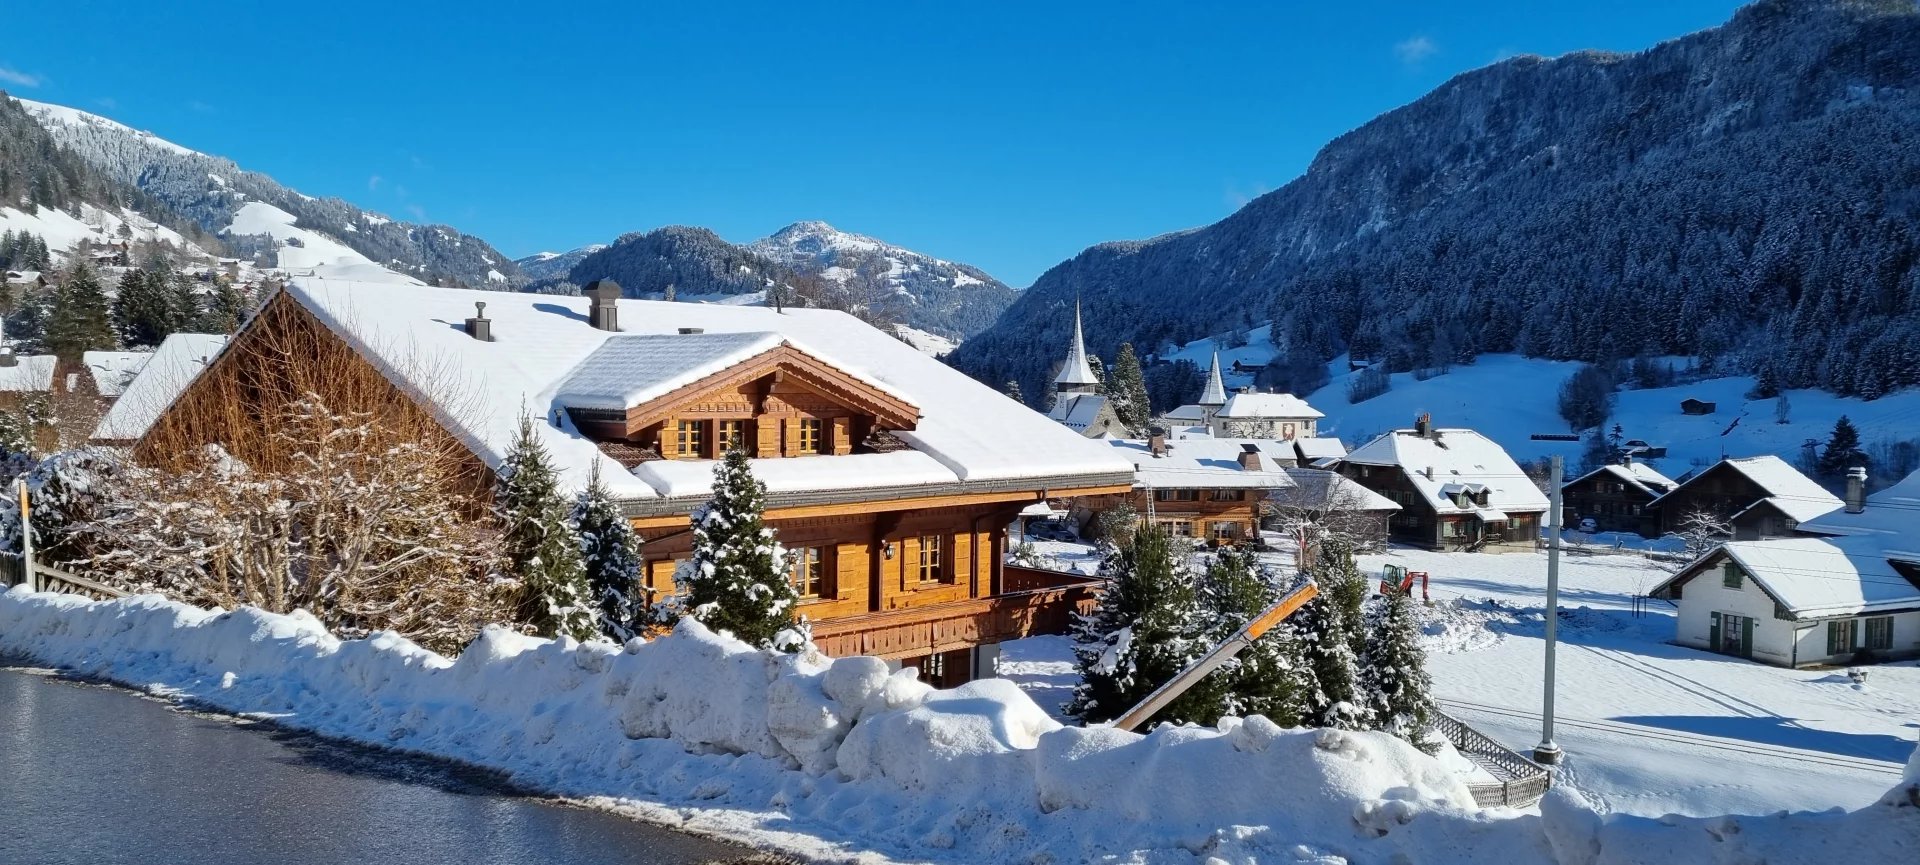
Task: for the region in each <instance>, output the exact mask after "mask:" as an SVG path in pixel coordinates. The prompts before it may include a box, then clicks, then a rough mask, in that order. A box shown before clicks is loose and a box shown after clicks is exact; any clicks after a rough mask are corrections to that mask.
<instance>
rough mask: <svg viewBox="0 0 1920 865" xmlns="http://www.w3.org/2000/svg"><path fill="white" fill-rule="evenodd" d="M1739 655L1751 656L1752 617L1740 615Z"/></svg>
mask: <svg viewBox="0 0 1920 865" xmlns="http://www.w3.org/2000/svg"><path fill="white" fill-rule="evenodd" d="M1740 657H1743V658H1751V657H1753V617H1752V616H1742V617H1740Z"/></svg>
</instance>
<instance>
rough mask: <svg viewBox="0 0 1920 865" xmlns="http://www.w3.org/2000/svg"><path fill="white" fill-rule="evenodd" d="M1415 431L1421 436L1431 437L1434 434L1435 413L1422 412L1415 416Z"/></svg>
mask: <svg viewBox="0 0 1920 865" xmlns="http://www.w3.org/2000/svg"><path fill="white" fill-rule="evenodd" d="M1413 432H1414V434H1416V435H1418V436H1420V437H1421V438H1431V437H1432V436H1433V415H1432V414H1431V413H1429V412H1422V413H1421V414H1420V416H1419V417H1416V418H1414V419H1413Z"/></svg>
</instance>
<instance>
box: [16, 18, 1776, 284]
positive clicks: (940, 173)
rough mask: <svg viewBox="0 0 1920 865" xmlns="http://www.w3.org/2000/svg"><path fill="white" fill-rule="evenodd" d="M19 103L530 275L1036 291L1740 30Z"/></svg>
mask: <svg viewBox="0 0 1920 865" xmlns="http://www.w3.org/2000/svg"><path fill="white" fill-rule="evenodd" d="M19 5H20V6H21V7H23V8H13V9H10V10H9V11H8V16H7V17H8V19H9V24H10V25H11V26H10V28H9V29H10V31H11V32H13V33H15V34H23V33H32V34H39V35H38V36H36V37H34V38H14V39H8V40H5V43H4V44H3V45H0V88H4V89H6V90H8V91H10V92H13V93H16V94H17V95H21V96H25V97H28V98H34V99H40V100H44V101H49V102H56V103H61V104H66V105H72V106H75V107H78V108H83V109H87V110H92V111H96V112H99V113H102V114H106V115H108V116H110V117H113V118H114V119H117V120H120V121H122V122H124V123H127V124H130V125H132V126H135V127H138V128H142V129H150V130H153V131H154V132H156V133H157V134H159V135H161V136H162V137H165V138H168V139H171V140H173V141H175V142H178V143H180V144H183V145H186V146H188V147H192V148H195V149H198V150H204V151H207V152H211V153H216V154H220V155H223V156H229V157H232V158H234V159H235V160H236V161H238V162H239V163H240V164H241V165H242V166H245V167H247V168H250V169H254V170H258V171H264V172H267V173H268V174H271V175H273V176H274V177H276V178H278V179H279V180H280V181H281V182H283V183H286V184H288V185H290V186H293V187H294V188H296V189H299V190H301V191H302V192H305V193H307V194H310V195H334V196H339V197H342V198H346V199H348V200H350V201H353V202H355V203H356V204H359V205H361V206H363V207H367V208H371V209H375V210H379V211H383V212H387V213H390V214H392V215H394V216H396V217H400V218H404V219H416V220H418V219H425V220H431V221H436V222H445V223H448V224H451V225H454V226H457V227H459V228H461V229H462V230H465V231H469V232H472V233H474V234H477V235H479V236H481V237H484V238H486V239H487V240H488V241H490V242H492V243H493V244H494V245H495V246H497V247H499V248H500V249H501V250H502V251H504V252H506V253H508V254H510V255H513V256H521V255H526V254H528V253H532V252H536V251H539V250H542V249H556V250H558V249H567V248H570V247H574V246H579V245H582V244H586V243H592V242H600V241H605V240H609V239H611V238H612V237H614V236H615V235H618V234H620V233H622V232H625V231H633V230H640V229H647V228H654V227H657V226H661V225H668V224H676V223H678V224H691V225H704V226H707V227H710V228H713V229H714V230H716V231H718V232H719V233H720V234H721V235H722V236H723V237H726V238H727V239H729V240H734V241H737V242H746V241H750V240H753V239H755V238H758V237H761V236H764V235H766V234H769V233H772V232H773V231H775V230H777V229H779V228H780V227H781V226H783V225H785V224H787V223H789V222H793V221H795V220H800V219H824V220H826V221H828V222H831V223H833V224H834V225H836V226H839V227H841V228H844V229H847V230H850V231H858V232H862V233H866V234H872V235H875V236H877V237H881V238H884V239H886V240H889V241H892V242H895V243H899V244H902V245H905V246H908V247H911V248H915V249H918V250H920V251H923V252H927V253H931V254H934V255H939V256H942V257H945V258H951V259H956V260H960V261H966V262H970V263H973V264H976V265H979V266H981V267H983V268H985V269H986V270H987V271H988V272H990V273H993V274H994V275H996V276H998V277H1000V278H1001V279H1002V280H1004V281H1006V282H1008V283H1009V284H1012V285H1015V286H1024V285H1026V284H1028V283H1029V282H1031V281H1032V280H1033V279H1034V278H1035V277H1037V276H1039V274H1040V273H1041V272H1042V271H1044V270H1045V269H1047V268H1048V267H1051V266H1053V265H1054V264H1056V263H1058V262H1060V261H1061V260H1063V259H1066V258H1068V257H1071V256H1072V255H1074V254H1075V253H1077V252H1078V251H1080V250H1081V249H1082V248H1084V247H1086V246H1088V245H1091V244H1093V243H1097V242H1100V241H1103V240H1119V239H1126V238H1139V237H1148V236H1151V235H1155V234H1160V233H1163V232H1167V231H1173V230H1177V229H1181V228H1188V227H1192V226H1196V225H1202V224H1205V223H1209V222H1212V221H1214V220H1217V219H1219V218H1221V217H1223V216H1226V215H1227V214H1228V213H1231V212H1232V211H1233V210H1234V209H1235V208H1237V207H1238V206H1240V205H1241V204H1244V203H1245V202H1246V201H1247V200H1248V199H1250V198H1252V197H1253V196H1256V195H1258V194H1260V193H1262V192H1265V191H1268V190H1271V189H1274V188H1277V187H1279V186H1281V185H1283V184H1285V183H1286V182H1287V181H1288V180H1291V179H1292V178H1294V177H1296V176H1298V175H1299V174H1300V173H1301V172H1302V171H1304V170H1305V169H1306V167H1307V165H1308V163H1309V162H1310V161H1311V159H1312V157H1313V154H1314V152H1315V151H1317V150H1318V149H1319V148H1320V147H1321V145H1323V144H1325V143H1326V142H1327V141H1328V140H1329V139H1331V138H1333V137H1335V136H1337V135H1339V134H1340V133H1342V132H1344V131H1347V130H1349V129H1352V128H1353V127H1355V126H1358V125H1360V124H1362V123H1365V122H1366V121H1367V120H1368V119H1370V118H1372V117H1373V116H1375V115H1377V114H1379V113H1381V112H1383V111H1386V110H1388V109H1391V108H1393V107H1395V106H1398V105H1402V104H1405V103H1407V102H1409V101H1412V100H1413V99H1415V98H1418V97H1419V96H1420V95H1421V94H1422V93H1425V92H1426V91H1428V90H1430V89H1432V88H1433V87H1435V86H1436V85H1438V84H1440V83H1442V82H1443V81H1445V80H1446V79H1447V78H1449V77H1451V76H1453V75H1455V74H1458V73H1460V72H1462V71H1465V70H1468V69H1472V68H1475V67H1478V66H1483V65H1486V64H1488V63H1491V62H1494V61H1495V60H1496V59H1498V58H1501V57H1505V56H1509V55H1512V54H1518V53H1534V54H1546V55H1555V54H1561V53H1565V52H1567V51H1571V50H1577V49H1580V48H1603V49H1612V50H1637V49H1640V48H1645V47H1647V46H1649V45H1652V44H1654V43H1656V42H1659V41H1662V40H1664V39H1669V38H1673V37H1676V36H1680V35H1682V34H1685V33H1688V32H1691V31H1694V30H1698V29H1701V28H1704V27H1709V26H1712V25H1714V24H1717V23H1720V22H1722V21H1724V20H1725V19H1726V18H1727V17H1729V15H1730V14H1731V12H1732V10H1733V9H1734V8H1735V7H1736V6H1737V5H1739V4H1737V3H1735V2H1731V0H1723V2H1705V0H1702V2H1682V0H1666V2H1657V0H1621V2H1613V3H1607V4H1591V3H1580V4H1563V3H1539V2H1537V0H1533V2H1509V0H1499V2H1481V3H1474V4H1471V5H1469V4H1464V3H1446V4H1436V3H1413V2H1365V0H1354V2H1347V3H1332V4H1306V3H1298V4H1296V3H1265V4H1259V3H1202V2H1193V3H1176V2H1162V3H1134V2H1125V0H1110V2H1089V3H1066V2H1062V3H1031V4H1012V3H1010V4H1004V5H1002V4H993V3H965V4H961V3H946V4H936V3H921V2H901V0H895V2H891V3H835V4H804V3H793V2H784V3H767V4H759V3H721V2H715V3H674V4H651V3H547V4H540V3H527V2H515V3H497V4H494V3H488V2H486V0H474V2H468V3H459V4H454V3H438V2H431V3H429V2H418V3H416V2H404V0H403V2H393V0H387V2H379V3H373V2H362V0H332V2H328V3H298V2H296V3H266V4H261V3H197V4H188V3H185V2H182V3H178V4H175V3H159V4H157V3H151V2H139V3H134V2H103V0H68V2H59V3H52V2H42V3H26V4H19Z"/></svg>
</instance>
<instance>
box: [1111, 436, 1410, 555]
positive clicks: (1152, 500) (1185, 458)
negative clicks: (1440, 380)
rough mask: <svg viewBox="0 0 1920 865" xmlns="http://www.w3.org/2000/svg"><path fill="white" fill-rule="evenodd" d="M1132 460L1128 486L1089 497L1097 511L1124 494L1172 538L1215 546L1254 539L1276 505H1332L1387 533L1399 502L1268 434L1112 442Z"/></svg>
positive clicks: (1324, 508)
mask: <svg viewBox="0 0 1920 865" xmlns="http://www.w3.org/2000/svg"><path fill="white" fill-rule="evenodd" d="M1107 443H1108V444H1109V445H1111V446H1112V447H1113V448H1114V450H1115V451H1116V452H1118V453H1120V454H1121V455H1123V456H1124V457H1125V458H1126V459H1127V460H1129V461H1131V462H1132V463H1133V465H1134V475H1135V478H1136V480H1135V482H1134V485H1133V490H1132V491H1131V492H1130V493H1128V494H1126V495H1125V496H1113V497H1108V499H1106V500H1105V501H1096V502H1094V503H1092V507H1093V508H1094V509H1095V510H1102V509H1105V508H1108V507H1113V506H1116V505H1118V504H1120V502H1121V501H1122V500H1124V501H1125V503H1126V504H1127V505H1128V506H1129V507H1131V508H1132V509H1133V511H1134V512H1135V513H1137V514H1139V515H1140V517H1141V518H1142V519H1144V520H1147V521H1149V522H1151V523H1153V524H1154V525H1157V526H1160V527H1162V528H1165V529H1166V530H1167V532H1168V534H1171V535H1173V536H1174V537H1182V538H1193V539H1196V540H1200V541H1204V542H1206V543H1208V544H1211V545H1214V546H1225V545H1235V544H1240V543H1243V542H1247V541H1250V540H1251V541H1256V542H1257V541H1258V540H1259V537H1260V534H1259V531H1260V527H1261V526H1262V525H1263V524H1264V523H1265V522H1266V518H1267V517H1270V516H1272V515H1273V514H1274V513H1275V510H1276V508H1277V507H1284V508H1288V509H1295V510H1297V511H1298V512H1299V513H1300V514H1301V515H1303V516H1304V515H1311V516H1315V517H1318V516H1321V515H1324V514H1325V513H1327V512H1329V511H1332V510H1339V511H1342V512H1347V513H1360V514H1365V515H1369V516H1370V517H1371V522H1372V523H1373V524H1375V525H1377V527H1378V529H1379V530H1380V532H1379V533H1380V534H1382V535H1384V533H1385V529H1386V518H1387V515H1388V514H1390V513H1392V512H1393V511H1396V510H1399V506H1398V505H1396V504H1394V503H1393V502H1390V501H1388V500H1386V499H1384V498H1382V497H1380V496H1378V495H1375V494H1373V493H1372V492H1370V491H1368V490H1367V489H1366V488H1364V487H1361V486H1360V485H1359V484H1356V483H1353V482H1351V481H1348V480H1347V479H1345V478H1342V477H1340V476H1338V475H1335V474H1333V473H1332V472H1327V471H1320V470H1316V469H1301V468H1297V467H1296V466H1295V465H1294V460H1293V454H1294V451H1293V448H1292V447H1291V445H1290V444H1289V443H1287V442H1279V441H1274V440H1271V439H1216V438H1193V439H1181V440H1174V441H1169V440H1168V439H1167V438H1166V437H1165V436H1164V435H1155V436H1153V437H1151V438H1149V439H1147V440H1145V441H1140V440H1111V441H1109V442H1107Z"/></svg>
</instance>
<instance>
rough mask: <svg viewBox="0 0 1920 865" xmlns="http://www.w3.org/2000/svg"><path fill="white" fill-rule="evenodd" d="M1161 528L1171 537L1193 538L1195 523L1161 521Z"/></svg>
mask: <svg viewBox="0 0 1920 865" xmlns="http://www.w3.org/2000/svg"><path fill="white" fill-rule="evenodd" d="M1160 527H1161V528H1163V529H1166V530H1167V534H1168V535H1169V536H1171V537H1176V538H1190V537H1193V523H1190V522H1187V521H1186V520H1161V521H1160Z"/></svg>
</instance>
